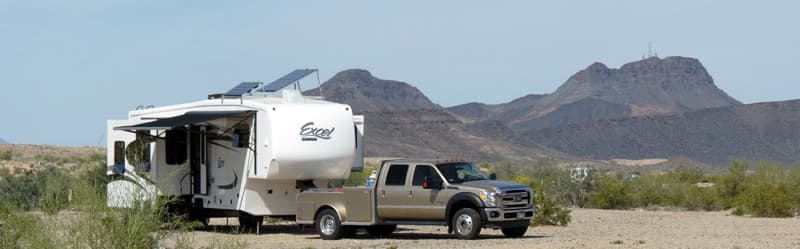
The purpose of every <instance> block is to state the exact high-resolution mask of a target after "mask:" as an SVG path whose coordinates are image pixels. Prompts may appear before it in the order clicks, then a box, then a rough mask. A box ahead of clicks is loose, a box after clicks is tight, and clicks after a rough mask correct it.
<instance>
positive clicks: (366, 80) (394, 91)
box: [304, 69, 441, 113]
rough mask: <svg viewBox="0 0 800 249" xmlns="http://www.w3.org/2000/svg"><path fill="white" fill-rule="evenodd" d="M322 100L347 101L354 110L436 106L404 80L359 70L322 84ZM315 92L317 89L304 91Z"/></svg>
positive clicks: (391, 109) (386, 109)
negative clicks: (384, 78)
mask: <svg viewBox="0 0 800 249" xmlns="http://www.w3.org/2000/svg"><path fill="white" fill-rule="evenodd" d="M321 87H322V93H323V95H324V96H325V99H327V100H329V101H333V102H339V103H347V104H349V105H350V107H352V108H353V111H354V112H356V113H361V112H376V111H402V110H418V109H440V108H441V107H440V106H438V105H436V104H434V103H433V102H431V100H430V99H428V97H426V96H425V94H422V92H420V91H419V89H417V88H416V87H413V86H411V85H409V84H408V83H405V82H400V81H394V80H383V79H379V78H376V77H375V76H372V74H371V73H370V72H369V71H367V70H363V69H349V70H345V71H341V72H339V73H337V74H336V75H334V76H333V77H332V78H331V79H329V80H327V81H325V83H323V84H322V86H321ZM304 94H306V95H319V89H312V90H308V91H305V92H304Z"/></svg>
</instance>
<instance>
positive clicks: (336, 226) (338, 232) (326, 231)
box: [314, 209, 344, 240]
mask: <svg viewBox="0 0 800 249" xmlns="http://www.w3.org/2000/svg"><path fill="white" fill-rule="evenodd" d="M314 221H315V222H314V224H315V225H316V229H317V233H319V236H320V237H322V239H324V240H334V239H341V238H342V236H343V235H344V233H343V227H342V221H341V220H339V215H337V214H336V212H335V211H333V210H332V209H325V210H322V211H320V212H319V214H317V218H316V219H315V220H314Z"/></svg>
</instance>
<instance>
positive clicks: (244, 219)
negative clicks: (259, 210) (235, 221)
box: [239, 215, 264, 233]
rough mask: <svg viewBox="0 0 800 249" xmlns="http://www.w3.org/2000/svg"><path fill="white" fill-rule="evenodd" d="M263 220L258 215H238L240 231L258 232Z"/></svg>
mask: <svg viewBox="0 0 800 249" xmlns="http://www.w3.org/2000/svg"><path fill="white" fill-rule="evenodd" d="M263 220H264V217H260V216H249V215H248V216H239V227H240V229H241V230H242V231H246V232H256V233H259V232H260V230H261V229H260V226H261V222H262V221H263Z"/></svg>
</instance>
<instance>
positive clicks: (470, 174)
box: [436, 163, 489, 183]
mask: <svg viewBox="0 0 800 249" xmlns="http://www.w3.org/2000/svg"><path fill="white" fill-rule="evenodd" d="M436 168H438V169H439V172H442V175H444V178H445V179H447V182H449V183H459V182H468V181H480V180H487V179H489V178H488V177H486V175H484V174H483V172H481V171H480V170H478V168H476V167H475V166H473V165H472V164H470V163H445V164H438V165H436Z"/></svg>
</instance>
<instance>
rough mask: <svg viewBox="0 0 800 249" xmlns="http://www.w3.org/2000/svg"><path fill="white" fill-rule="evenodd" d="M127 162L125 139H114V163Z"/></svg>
mask: <svg viewBox="0 0 800 249" xmlns="http://www.w3.org/2000/svg"><path fill="white" fill-rule="evenodd" d="M123 164H125V141H114V165H123Z"/></svg>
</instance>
